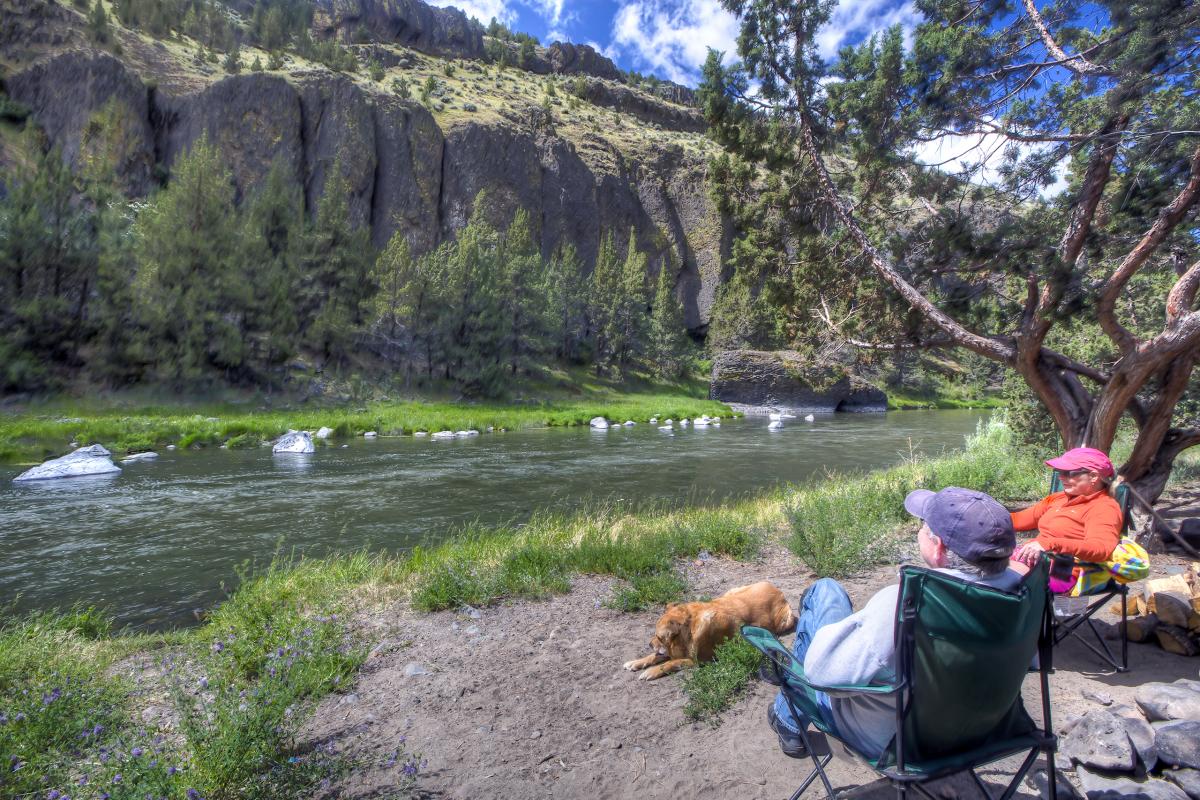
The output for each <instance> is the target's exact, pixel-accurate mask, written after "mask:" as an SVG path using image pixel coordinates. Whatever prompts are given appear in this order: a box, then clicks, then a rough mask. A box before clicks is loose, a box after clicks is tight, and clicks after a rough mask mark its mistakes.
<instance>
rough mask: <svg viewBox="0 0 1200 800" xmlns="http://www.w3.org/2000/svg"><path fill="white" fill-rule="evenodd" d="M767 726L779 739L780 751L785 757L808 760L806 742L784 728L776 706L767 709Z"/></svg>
mask: <svg viewBox="0 0 1200 800" xmlns="http://www.w3.org/2000/svg"><path fill="white" fill-rule="evenodd" d="M767 724H768V725H770V726H771V730H773V731H775V735H776V736H778V737H779V749H780V750H782V751H783V754H784V755H785V756H787V757H788V758H806V757H807V756H808V748H807V747H805V746H804V740H803V739H801V738H800V734H798V733H792V732H791V731H789V730H788V729H787V728H785V727H783V723H782V722H780V721H779V717H777V716H775V706H773V705H772V706H769V707H768V708H767Z"/></svg>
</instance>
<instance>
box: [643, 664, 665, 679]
mask: <svg viewBox="0 0 1200 800" xmlns="http://www.w3.org/2000/svg"><path fill="white" fill-rule="evenodd" d="M664 674H665V673H664V672H663V671H662V670H661V669H659V668H658V667H654V668H652V669H648V670H646V671H645V672H643V673H642V674H641V675H638V680H639V681H652V680H655V679H656V678H661V677H662V676H663V675H664Z"/></svg>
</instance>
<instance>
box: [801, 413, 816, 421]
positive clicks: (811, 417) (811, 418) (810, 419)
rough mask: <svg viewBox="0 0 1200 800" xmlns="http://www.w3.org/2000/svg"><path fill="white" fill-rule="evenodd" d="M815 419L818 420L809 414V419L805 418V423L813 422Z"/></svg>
mask: <svg viewBox="0 0 1200 800" xmlns="http://www.w3.org/2000/svg"><path fill="white" fill-rule="evenodd" d="M814 419H816V417H814V416H813V415H812V414H809V415H808V416H807V417H805V418H804V421H805V422H812V421H813V420H814Z"/></svg>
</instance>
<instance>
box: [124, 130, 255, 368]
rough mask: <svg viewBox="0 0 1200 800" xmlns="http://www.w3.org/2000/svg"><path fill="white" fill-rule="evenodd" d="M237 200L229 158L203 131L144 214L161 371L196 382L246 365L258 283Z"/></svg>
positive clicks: (137, 233)
mask: <svg viewBox="0 0 1200 800" xmlns="http://www.w3.org/2000/svg"><path fill="white" fill-rule="evenodd" d="M233 200H234V187H233V180H232V176H231V175H230V173H229V170H228V168H227V167H226V166H225V159H224V157H223V156H222V155H221V153H220V152H219V151H218V150H217V148H216V147H215V146H214V145H212V144H210V143H209V142H208V139H207V137H206V136H204V137H201V138H200V140H199V141H197V142H196V143H195V144H194V145H193V146H192V149H191V150H190V151H189V152H188V154H187V155H185V156H184V157H183V158H181V159H180V160H179V162H178V163H177V164H176V166H175V169H174V170H173V174H172V180H171V183H170V184H169V185H168V186H167V188H166V189H164V190H163V191H162V192H161V193H160V194H159V195H158V196H157V197H155V198H154V200H153V201H151V202H150V203H149V204H148V205H147V206H146V207H145V208H144V209H143V210H142V212H141V213H140V214H139V215H138V218H137V222H136V223H135V226H134V238H135V255H136V258H137V263H138V272H137V277H136V290H137V293H138V296H139V297H140V298H141V299H142V301H143V302H142V305H141V308H140V309H139V311H140V312H141V319H142V324H144V325H145V326H146V329H147V331H148V333H149V338H150V340H151V341H152V342H153V343H154V344H153V346H154V347H155V348H156V349H157V358H156V361H157V365H156V368H157V372H158V374H159V375H160V376H161V377H163V378H166V379H170V380H173V381H176V382H187V383H191V382H196V381H203V380H206V379H207V378H209V377H210V376H211V374H212V372H213V371H214V370H220V371H223V372H224V374H225V377H227V378H230V377H236V374H237V371H238V370H239V369H240V368H241V366H242V365H243V362H244V359H245V347H244V345H245V342H244V332H245V323H246V318H247V315H248V314H249V312H250V308H251V305H252V301H253V291H252V285H253V284H252V281H251V280H250V277H251V276H250V275H249V274H248V272H247V271H246V270H245V268H246V267H247V266H248V265H245V264H244V262H243V261H242V259H241V257H240V256H241V250H242V247H241V237H240V235H239V234H240V230H239V225H238V223H237V219H236V217H235V215H234V208H233Z"/></svg>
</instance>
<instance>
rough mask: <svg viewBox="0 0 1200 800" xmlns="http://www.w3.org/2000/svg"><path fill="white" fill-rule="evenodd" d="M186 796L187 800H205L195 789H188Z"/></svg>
mask: <svg viewBox="0 0 1200 800" xmlns="http://www.w3.org/2000/svg"><path fill="white" fill-rule="evenodd" d="M185 794H186V795H187V800H204V798H203V797H201V796H200V793H199V792H197V791H196V790H195V789H188V790H187V792H186V793H185Z"/></svg>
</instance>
